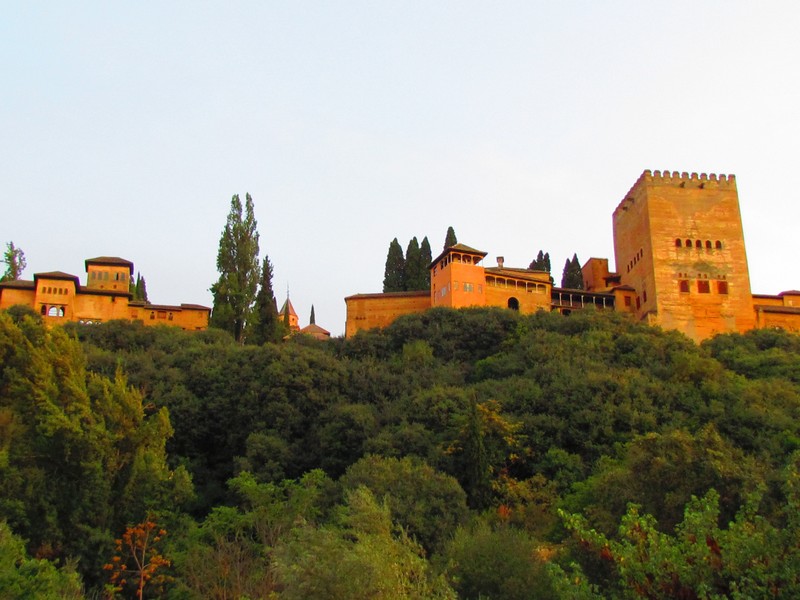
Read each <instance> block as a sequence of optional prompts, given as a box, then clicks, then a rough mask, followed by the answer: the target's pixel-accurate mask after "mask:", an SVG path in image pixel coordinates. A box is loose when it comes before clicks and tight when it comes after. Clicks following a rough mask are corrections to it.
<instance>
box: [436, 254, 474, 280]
mask: <svg viewBox="0 0 800 600" xmlns="http://www.w3.org/2000/svg"><path fill="white" fill-rule="evenodd" d="M481 260H482V259H481V257H480V256H472V255H470V254H456V253H451V254H448V255H447V256H445V257H444V258H443V259H442V260H441V262H440V263H439V266H440V267H442V268H443V269H444V268H445V267H446V266H447V265H449V264H450V263H451V262H457V263H466V264H468V265H477V264H478V263H479V262H481ZM433 274H434V275H436V267H434V268H433Z"/></svg>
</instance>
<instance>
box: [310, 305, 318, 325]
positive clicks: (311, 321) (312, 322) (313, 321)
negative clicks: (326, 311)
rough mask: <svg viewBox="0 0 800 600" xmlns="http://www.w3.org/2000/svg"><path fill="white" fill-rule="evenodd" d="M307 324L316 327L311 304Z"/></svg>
mask: <svg viewBox="0 0 800 600" xmlns="http://www.w3.org/2000/svg"><path fill="white" fill-rule="evenodd" d="M308 324H309V325H316V324H317V318H316V317H315V316H314V305H313V304H312V305H311V316H310V317H309V318H308Z"/></svg>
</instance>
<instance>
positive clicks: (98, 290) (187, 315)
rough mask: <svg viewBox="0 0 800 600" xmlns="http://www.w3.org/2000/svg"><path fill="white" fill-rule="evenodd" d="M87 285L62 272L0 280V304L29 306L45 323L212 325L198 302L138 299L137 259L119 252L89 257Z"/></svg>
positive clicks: (198, 327)
mask: <svg viewBox="0 0 800 600" xmlns="http://www.w3.org/2000/svg"><path fill="white" fill-rule="evenodd" d="M85 267H86V285H81V283H80V280H79V279H78V277H77V276H75V275H70V274H69V273H64V272H62V271H51V272H47V273H36V274H34V276H33V281H25V280H16V281H5V282H2V283H0V309H6V308H9V307H11V306H14V305H16V304H23V305H26V306H30V307H31V308H33V309H34V310H35V311H37V312H38V313H39V314H41V315H42V318H43V319H44V320H45V322H47V323H63V322H65V321H77V322H79V323H86V324H91V323H102V322H105V321H110V320H112V319H126V320H129V321H141V322H142V323H144V324H145V325H172V326H175V327H180V328H181V329H187V330H202V329H206V328H208V318H209V315H210V313H211V309H210V308H208V307H206V306H200V305H199V304H180V305H178V306H172V305H165V304H151V303H149V302H143V301H135V300H133V299H132V298H133V295H132V294H131V292H130V284H131V278H132V277H133V263H132V262H130V261H129V260H125V259H124V258H119V257H116V256H99V257H97V258H90V259H88V260H87V261H86V262H85Z"/></svg>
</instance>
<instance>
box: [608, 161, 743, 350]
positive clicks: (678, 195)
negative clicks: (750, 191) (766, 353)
mask: <svg viewBox="0 0 800 600" xmlns="http://www.w3.org/2000/svg"><path fill="white" fill-rule="evenodd" d="M613 222H614V256H615V259H616V266H617V272H618V273H619V275H620V276H621V282H622V284H624V285H629V286H632V287H634V288H635V289H636V293H637V297H636V306H635V311H634V312H635V314H636V315H637V316H638V317H639V318H640V319H645V320H647V322H649V323H651V324H654V325H661V326H662V327H664V328H667V329H677V330H679V331H682V332H683V333H685V334H686V335H688V336H689V337H691V338H692V339H694V340H696V341H700V340H703V339H706V338H708V337H710V336H712V335H714V334H715V333H723V332H733V331H739V332H741V331H747V330H748V329H752V328H753V326H754V325H755V317H754V311H753V298H752V295H751V292H750V275H749V272H748V268H747V255H746V253H745V245H744V234H743V231H742V219H741V215H740V213H739V196H738V193H737V190H736V179H735V178H734V176H733V175H728V176H725V175H720V176H719V177H717V176H716V175H714V174H710V175H706V174H705V173H703V174H701V175H698V174H697V173H692V174H691V175H689V174H688V173H680V174H679V173H678V172H677V171H675V172H672V173H670V172H669V171H664V172H663V173H662V172H661V171H655V172H650V171H645V172H644V173H642V175H641V177H639V180H638V181H637V182H636V183H635V184H634V186H633V187H632V188H631V190H630V192H628V194H627V195H626V196H625V198H624V199H623V200H622V202H620V204H619V206H618V207H617V209H616V210H615V211H614V217H613Z"/></svg>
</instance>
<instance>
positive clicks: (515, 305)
mask: <svg viewBox="0 0 800 600" xmlns="http://www.w3.org/2000/svg"><path fill="white" fill-rule="evenodd" d="M508 308H510V309H511V310H519V300H517V299H516V298H514V297H513V296H512V297H511V298H509V299H508Z"/></svg>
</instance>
